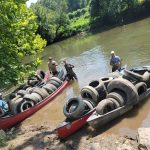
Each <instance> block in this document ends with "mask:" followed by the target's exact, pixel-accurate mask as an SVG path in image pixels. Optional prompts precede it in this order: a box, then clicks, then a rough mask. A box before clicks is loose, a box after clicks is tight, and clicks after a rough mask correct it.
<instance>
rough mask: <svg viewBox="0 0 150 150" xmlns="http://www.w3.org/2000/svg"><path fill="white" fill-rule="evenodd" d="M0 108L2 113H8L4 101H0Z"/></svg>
mask: <svg viewBox="0 0 150 150" xmlns="http://www.w3.org/2000/svg"><path fill="white" fill-rule="evenodd" d="M0 108H2V109H3V111H4V112H7V111H8V104H7V102H6V101H4V100H2V99H0Z"/></svg>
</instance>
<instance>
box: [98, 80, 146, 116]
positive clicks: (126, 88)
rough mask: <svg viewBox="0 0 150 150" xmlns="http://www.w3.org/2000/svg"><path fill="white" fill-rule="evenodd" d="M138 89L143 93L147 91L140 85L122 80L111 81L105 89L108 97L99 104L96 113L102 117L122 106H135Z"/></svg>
mask: <svg viewBox="0 0 150 150" xmlns="http://www.w3.org/2000/svg"><path fill="white" fill-rule="evenodd" d="M138 89H142V90H143V92H144V91H145V90H147V89H146V87H145V86H144V85H143V84H141V83H140V84H139V83H138V84H137V85H133V83H131V82H130V81H128V80H126V79H123V78H117V79H114V80H112V81H111V82H110V83H109V84H108V87H107V91H108V95H107V97H106V99H104V100H102V101H101V102H99V104H98V105H97V107H96V112H97V113H98V114H100V115H103V114H105V113H108V112H110V111H112V110H114V109H117V108H119V107H122V106H124V105H135V104H137V103H138V102H139V93H138ZM142 90H140V91H142Z"/></svg>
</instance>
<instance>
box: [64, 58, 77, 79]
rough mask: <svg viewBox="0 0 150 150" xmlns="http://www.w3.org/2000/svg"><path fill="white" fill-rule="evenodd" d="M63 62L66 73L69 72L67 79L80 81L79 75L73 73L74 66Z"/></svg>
mask: <svg viewBox="0 0 150 150" xmlns="http://www.w3.org/2000/svg"><path fill="white" fill-rule="evenodd" d="M63 62H64V67H65V69H66V72H67V75H66V77H67V78H68V79H71V80H74V79H76V80H78V78H77V75H76V74H75V73H74V71H73V68H74V66H73V65H71V64H69V63H67V61H66V60H64V61H63Z"/></svg>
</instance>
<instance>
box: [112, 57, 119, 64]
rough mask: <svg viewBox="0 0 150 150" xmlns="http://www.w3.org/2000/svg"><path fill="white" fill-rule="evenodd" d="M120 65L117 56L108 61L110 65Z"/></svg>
mask: <svg viewBox="0 0 150 150" xmlns="http://www.w3.org/2000/svg"><path fill="white" fill-rule="evenodd" d="M115 64H120V57H119V56H112V57H111V59H110V65H115Z"/></svg>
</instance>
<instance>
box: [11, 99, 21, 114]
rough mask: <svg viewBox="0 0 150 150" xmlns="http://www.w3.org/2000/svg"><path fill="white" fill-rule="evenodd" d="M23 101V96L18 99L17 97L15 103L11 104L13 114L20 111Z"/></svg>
mask: <svg viewBox="0 0 150 150" xmlns="http://www.w3.org/2000/svg"><path fill="white" fill-rule="evenodd" d="M22 101H23V98H22V97H21V98H18V99H16V100H15V101H14V102H13V103H12V105H11V112H12V114H14V115H15V114H18V113H19V112H20V111H19V110H20V105H21V102H22Z"/></svg>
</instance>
